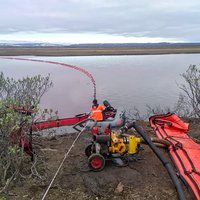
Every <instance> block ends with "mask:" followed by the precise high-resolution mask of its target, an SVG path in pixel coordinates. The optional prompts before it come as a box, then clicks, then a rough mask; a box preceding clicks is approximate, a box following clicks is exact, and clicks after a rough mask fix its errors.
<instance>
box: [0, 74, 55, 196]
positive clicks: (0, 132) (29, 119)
mask: <svg viewBox="0 0 200 200" xmlns="http://www.w3.org/2000/svg"><path fill="white" fill-rule="evenodd" d="M52 85H53V83H52V81H51V80H50V75H48V76H46V77H42V76H41V75H38V76H34V77H26V78H22V79H18V80H14V79H13V78H8V77H5V76H4V74H3V73H0V193H2V192H6V191H7V189H8V186H9V185H11V183H14V182H15V181H19V180H22V179H24V178H30V177H34V178H42V176H41V175H40V174H39V173H38V170H37V167H38V166H39V164H38V163H40V164H41V162H39V160H40V159H39V157H38V155H37V152H35V154H34V159H33V160H32V161H31V159H30V155H27V154H26V153H25V151H24V146H23V143H21V147H19V141H20V139H21V137H24V138H26V139H27V141H28V143H29V142H31V141H30V140H31V139H32V137H31V135H30V132H31V131H30V130H31V126H32V123H33V122H34V121H35V120H36V117H38V116H39V115H41V114H42V115H43V116H44V112H43V113H41V110H40V109H39V103H40V100H41V98H42V96H43V95H44V94H45V93H46V92H47V91H48V90H49V88H50V87H52ZM18 108H24V109H26V110H33V111H34V112H33V114H31V115H30V114H27V113H23V111H18Z"/></svg>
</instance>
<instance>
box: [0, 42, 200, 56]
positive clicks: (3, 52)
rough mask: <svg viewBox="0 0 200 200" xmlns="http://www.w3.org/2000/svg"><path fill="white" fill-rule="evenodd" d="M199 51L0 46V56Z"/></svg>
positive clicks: (192, 49) (191, 50)
mask: <svg viewBox="0 0 200 200" xmlns="http://www.w3.org/2000/svg"><path fill="white" fill-rule="evenodd" d="M199 53H200V45H199V46H181V47H179V46H174V47H173V46H172V47H171V46H170V47H169V46H163V47H162V46H161V47H0V56H28V55H29V56H117V55H162V54H199Z"/></svg>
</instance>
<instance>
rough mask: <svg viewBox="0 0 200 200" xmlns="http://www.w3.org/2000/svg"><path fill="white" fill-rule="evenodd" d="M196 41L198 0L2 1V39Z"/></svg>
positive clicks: (199, 23) (199, 22)
mask: <svg viewBox="0 0 200 200" xmlns="http://www.w3.org/2000/svg"><path fill="white" fill-rule="evenodd" d="M2 41H4V42H11V41H31V42H34V41H36V42H50V43H67V44H69V43H135V42H137V43H156V42H200V0H166V1H165V0H43V1H42V0H0V42H2Z"/></svg>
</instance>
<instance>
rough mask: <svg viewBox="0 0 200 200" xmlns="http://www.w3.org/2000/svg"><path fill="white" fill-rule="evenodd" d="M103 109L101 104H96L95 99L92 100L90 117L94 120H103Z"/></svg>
mask: <svg viewBox="0 0 200 200" xmlns="http://www.w3.org/2000/svg"><path fill="white" fill-rule="evenodd" d="M103 110H104V106H103V105H102V104H98V101H97V99H94V100H93V105H92V107H91V114H90V117H91V118H92V119H94V120H96V121H102V120H103Z"/></svg>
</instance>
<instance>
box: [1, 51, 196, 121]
mask: <svg viewBox="0 0 200 200" xmlns="http://www.w3.org/2000/svg"><path fill="white" fill-rule="evenodd" d="M26 58H33V59H42V60H50V61H57V62H63V63H67V64H70V65H76V66H79V67H82V68H84V69H86V70H88V71H89V72H90V73H91V74H92V75H93V77H94V79H95V80H96V85H97V98H98V99H99V101H102V100H104V99H107V100H109V101H110V102H111V104H112V105H113V106H115V107H118V106H123V107H125V108H126V109H127V110H131V109H133V108H134V107H137V108H138V109H139V110H140V112H141V113H142V114H145V112H146V104H149V105H151V106H155V105H161V106H173V105H174V104H175V102H176V101H177V99H178V95H179V92H180V89H179V88H178V86H177V83H181V82H182V81H183V80H182V78H181V76H180V74H181V73H183V72H185V71H186V69H187V68H188V66H189V65H190V64H196V65H199V64H200V54H180V55H173V54H172V55H144V56H140V55H137V56H84V57H81V56H80V57H26ZM0 71H3V72H4V73H5V75H6V76H10V77H14V78H21V77H23V76H27V75H29V76H30V75H37V74H42V75H47V74H48V73H50V74H51V79H52V81H53V83H54V87H53V88H51V89H50V90H49V91H48V93H47V94H46V95H45V96H44V98H43V100H42V102H41V106H42V107H43V108H44V107H47V108H53V109H54V110H58V111H59V116H60V117H68V116H71V115H74V114H77V113H82V112H88V111H89V108H90V105H91V102H92V99H93V85H92V83H91V81H90V79H89V78H88V77H86V76H85V75H84V74H82V73H80V72H79V71H75V70H73V69H69V68H66V67H62V66H57V65H52V64H47V63H37V62H30V61H17V60H3V59H0Z"/></svg>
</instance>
